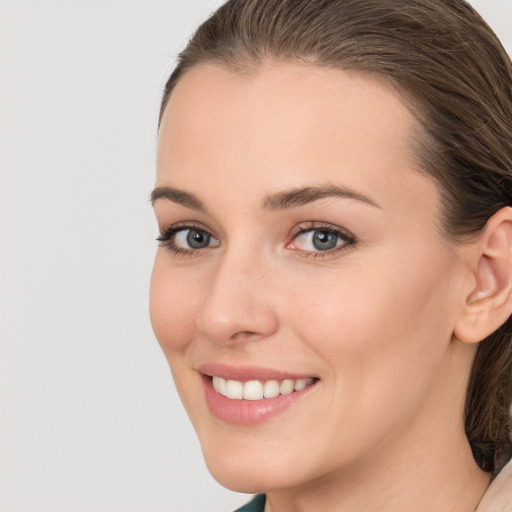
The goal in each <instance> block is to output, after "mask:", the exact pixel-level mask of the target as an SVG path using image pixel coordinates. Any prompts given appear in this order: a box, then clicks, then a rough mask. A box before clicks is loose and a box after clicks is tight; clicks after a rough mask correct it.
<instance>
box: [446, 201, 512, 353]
mask: <svg viewBox="0 0 512 512" xmlns="http://www.w3.org/2000/svg"><path fill="white" fill-rule="evenodd" d="M469 255H470V258H469V260H468V261H469V264H470V267H471V269H470V270H471V272H472V275H473V280H472V285H471V287H472V288H471V290H470V291H469V293H467V294H466V297H465V298H466V302H465V305H464V307H463V311H462V314H461V315H460V317H459V318H458V320H457V322H456V324H455V327H454V335H455V337H456V338H457V339H459V340H461V341H463V342H466V343H476V342H479V341H482V340H483V339H484V338H486V337H487V336H489V335H490V334H492V333H493V332H494V331H495V330H496V329H498V328H499V327H500V326H501V325H503V324H504V323H505V321H506V320H507V319H508V317H509V316H510V314H511V312H512V208H510V207H505V208H502V209H501V210H499V211H498V212H497V213H495V214H494V215H493V216H492V217H491V218H490V219H489V220H488V221H487V224H486V225H485V228H484V231H483V233H482V234H481V235H480V237H479V238H478V240H477V241H476V242H474V243H472V244H471V248H470V250H469Z"/></svg>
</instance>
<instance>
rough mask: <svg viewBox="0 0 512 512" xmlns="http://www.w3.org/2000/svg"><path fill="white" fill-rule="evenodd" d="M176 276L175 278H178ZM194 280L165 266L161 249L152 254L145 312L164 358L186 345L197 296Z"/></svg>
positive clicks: (191, 332) (193, 321)
mask: <svg viewBox="0 0 512 512" xmlns="http://www.w3.org/2000/svg"><path fill="white" fill-rule="evenodd" d="M178 277H179V278H178ZM200 295H201V294H200V290H198V285H197V280H194V279H184V278H183V277H182V275H181V274H180V273H179V271H176V270H175V269H171V268H169V266H168V265H166V257H165V254H164V249H160V250H159V251H158V253H157V255H156V258H155V263H154V266H153V272H152V274H151V285H150V303H149V311H150V317H151V325H152V326H153V331H154V333H155V336H156V339H157V340H158V342H159V343H160V346H161V347H162V350H163V351H164V353H165V354H166V355H168V354H169V353H172V352H179V351H181V350H183V349H184V348H186V346H187V345H188V344H189V343H190V341H191V339H192V337H193V333H194V325H195V316H196V312H197V305H196V304H195V301H196V300H197V298H198V297H199V296H200Z"/></svg>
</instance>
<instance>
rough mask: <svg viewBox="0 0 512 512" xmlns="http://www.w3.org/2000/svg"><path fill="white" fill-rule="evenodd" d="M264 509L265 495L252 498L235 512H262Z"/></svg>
mask: <svg viewBox="0 0 512 512" xmlns="http://www.w3.org/2000/svg"><path fill="white" fill-rule="evenodd" d="M264 509H265V495H264V494H256V496H254V498H253V499H252V500H251V501H250V502H249V503H247V504H245V505H244V506H243V507H240V508H237V509H236V510H235V512H263V510H264Z"/></svg>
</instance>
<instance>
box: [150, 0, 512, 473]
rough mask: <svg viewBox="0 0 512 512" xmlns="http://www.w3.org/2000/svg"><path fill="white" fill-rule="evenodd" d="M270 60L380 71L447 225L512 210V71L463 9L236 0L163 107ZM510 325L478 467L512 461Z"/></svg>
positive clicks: (477, 452) (485, 399)
mask: <svg viewBox="0 0 512 512" xmlns="http://www.w3.org/2000/svg"><path fill="white" fill-rule="evenodd" d="M265 60H273V61H290V60H291V61H302V62H306V63H310V64H314V65H317V66H325V67H329V68H335V69H342V70H351V71H357V72H361V73H366V74H370V75H372V76H374V77H376V78H377V79H380V80H382V81H383V82H385V83H388V84H390V85H391V86H393V87H394V88H395V89H397V90H398V91H399V92H400V93H401V95H402V97H403V99H404V102H405V103H406V105H407V106H408V107H409V109H410V110H411V112H412V113H413V114H414V115H415V117H416V119H417V120H418V122H419V123H418V125H419V127H420V128H419V130H418V132H419V133H417V134H416V136H415V146H416V147H415V156H416V160H417V165H418V169H419V170H420V171H421V172H425V173H427V174H429V175H431V176H433V177H434V178H435V180H437V182H438V183H439V185H440V190H441V199H442V208H443V211H442V228H443V231H444V233H445V236H446V237H447V238H449V239H450V240H452V241H453V242H454V243H460V244H463V243H465V242H466V241H468V240H472V239H473V238H474V236H476V235H478V234H479V233H480V232H481V230H482V229H483V228H484V226H485V224H486V222H487V220H488V219H489V218H490V217H491V216H492V215H493V214H494V213H496V212H497V211H498V210H499V209H501V208H502V207H504V206H512V66H511V62H510V58H509V56H508V55H507V53H506V52H505V50H504V49H503V47H502V45H501V43H500V41H499V40H498V38H497V37H496V35H495V34H494V32H493V31H492V30H491V29H490V28H489V26H488V25H487V24H486V23H485V21H484V20H483V19H482V18H481V17H480V16H479V15H478V14H477V13H476V11H475V10H474V9H473V8H472V7H471V6H470V5H468V4H467V3H466V2H465V1H464V0H386V1H383V0H229V1H228V2H226V3H225V4H224V5H222V6H221V7H220V8H219V9H218V10H217V11H216V12H215V13H213V14H212V15H211V16H210V18H208V19H207V20H206V21H205V22H204V23H203V24H202V25H201V26H200V27H199V28H198V30H197V31H196V32H195V34H194V36H193V37H192V39H191V40H190V41H189V43H188V46H187V47H186V48H185V49H184V50H183V51H182V52H181V54H180V56H179V60H178V65H177V67H176V68H175V70H174V72H173V73H172V74H171V77H170V78H169V80H168V82H167V84H166V87H165V92H164V96H163V100H162V105H161V110H160V120H161V118H162V115H163V112H164V109H165V106H166V104H167V102H168V100H169V96H170V94H171V92H172V90H173V87H174V86H175V84H176V83H177V81H178V80H179V79H180V77H181V76H182V75H183V74H184V73H185V72H186V71H187V70H188V69H190V68H192V67H194V66H197V65H199V64H202V63H214V64H217V65H220V66H224V67H227V68H228V69H231V70H234V71H244V70H248V69H251V68H254V67H257V66H258V64H260V63H261V62H263V61H265ZM511 333H512V322H511V319H510V318H509V319H508V321H507V322H506V323H505V324H504V325H503V326H502V327H501V328H500V329H498V330H497V331H496V332H494V333H493V334H491V335H490V336H489V337H488V338H486V339H485V340H483V341H482V342H481V343H480V345H479V348H478V350H477V353H476V357H475V360H474V362H473V367H472V370H471V375H470V379H469V384H468V390H467V396H466V404H465V427H466V434H467V437H468V439H469V442H470V444H471V447H472V449H473V454H474V456H475V459H476V461H477V463H478V464H479V466H480V467H481V468H482V469H484V470H485V471H496V470H497V469H499V468H500V467H501V466H502V465H503V464H504V462H506V461H507V460H508V459H509V458H510V456H511V455H512V441H511V430H512V421H511V413H510V411H511V400H512V335H511Z"/></svg>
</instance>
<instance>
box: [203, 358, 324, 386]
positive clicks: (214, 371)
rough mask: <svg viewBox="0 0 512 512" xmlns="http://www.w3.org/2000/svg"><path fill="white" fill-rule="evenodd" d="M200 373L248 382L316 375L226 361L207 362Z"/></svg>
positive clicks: (294, 378) (305, 377) (304, 377)
mask: <svg viewBox="0 0 512 512" xmlns="http://www.w3.org/2000/svg"><path fill="white" fill-rule="evenodd" d="M197 371H198V372H199V373H202V374H203V375H209V376H212V375H215V376H217V377H222V378H223V379H231V380H239V381H241V382H246V381H248V380H263V381H265V380H271V379H275V380H285V379H293V380H296V379H307V378H308V377H314V375H304V374H299V373H291V372H287V371H281V370H273V369H270V368H263V367H260V366H246V365H244V366H233V365H229V364H224V363H206V364H202V365H200V366H199V367H198V368H197Z"/></svg>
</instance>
